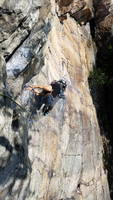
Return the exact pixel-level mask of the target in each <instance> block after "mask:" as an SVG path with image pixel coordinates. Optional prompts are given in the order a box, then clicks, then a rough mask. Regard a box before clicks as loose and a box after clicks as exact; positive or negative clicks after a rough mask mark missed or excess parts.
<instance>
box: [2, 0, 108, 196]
mask: <svg viewBox="0 0 113 200" xmlns="http://www.w3.org/2000/svg"><path fill="white" fill-rule="evenodd" d="M58 2H59V5H60V4H61V1H56V2H55V1H51V2H49V1H47V0H44V1H35V0H34V1H28V0H26V1H22V0H19V1H18V3H17V1H16V0H14V1H12V0H11V1H0V6H2V8H3V9H1V12H2V13H1V16H2V18H3V21H2V20H1V23H3V24H2V26H3V33H2V34H1V36H0V40H1V43H0V47H1V49H2V57H1V59H2V61H1V63H2V68H1V69H3V68H4V70H5V72H3V70H1V69H0V77H2V75H4V77H5V78H4V80H2V79H1V84H2V89H1V93H3V92H4V94H5V95H6V96H5V97H1V101H2V104H1V107H0V150H1V153H0V167H1V168H0V199H1V200H3V199H4V200H13V199H14V200H24V199H26V200H53V199H54V200H81V199H83V200H103V199H105V200H110V196H109V188H108V183H107V175H106V172H105V171H104V168H103V162H102V142H101V137H100V130H99V126H98V121H97V117H96V112H95V108H94V105H93V102H92V99H91V96H90V91H89V86H88V81H87V79H88V76H89V72H90V70H92V68H93V65H94V63H95V57H94V49H93V42H92V37H91V33H90V27H89V23H87V21H86V25H84V26H80V25H79V24H78V23H77V22H76V20H74V19H73V18H71V17H70V16H69V15H67V19H66V20H64V22H63V24H61V23H60V21H59V18H58V16H57V14H58V13H56V11H57V9H58ZM62 2H64V1H62ZM65 2H66V1H65ZM65 2H64V3H65ZM73 2H76V4H75V10H76V9H78V7H77V5H78V6H80V8H82V7H84V6H82V7H81V2H82V1H73ZM67 3H68V2H67ZM70 4H71V1H69V5H70ZM69 5H68V4H66V5H65V6H69ZM84 5H85V4H84ZM86 5H87V7H88V6H89V9H90V10H91V11H92V7H91V2H90V1H86ZM60 6H61V5H60ZM87 7H86V8H87ZM6 9H7V10H6ZM18 10H20V11H18ZM9 11H10V12H11V13H10V15H9V14H8V13H7V12H9ZM4 12H5V13H4ZM67 12H68V11H67ZM20 13H21V14H20ZM14 18H15V20H14ZM6 19H7V20H6ZM12 20H13V23H12ZM19 20H20V21H21V23H20V21H19ZM7 24H8V26H7ZM10 29H11V30H10ZM9 30H10V31H9ZM4 46H5V48H4ZM4 58H5V59H6V60H5V62H6V63H5V62H4ZM60 78H65V79H66V80H67V83H68V87H67V90H66V100H61V99H60V100H59V101H58V102H57V103H56V105H55V106H54V108H53V110H52V111H51V112H50V113H49V114H48V115H47V116H43V115H42V113H41V112H40V111H38V110H37V107H36V102H34V100H35V99H34V96H33V94H32V92H30V91H27V90H25V88H24V86H25V85H26V84H27V85H30V84H32V85H33V84H34V85H36V84H49V83H51V81H53V80H58V79H60ZM9 95H10V96H9ZM7 96H8V97H7ZM10 97H11V98H13V99H14V98H15V100H16V102H18V104H17V103H15V102H14V101H12V100H11V98H10ZM37 103H38V102H37ZM19 105H21V106H22V107H20V106H19ZM22 108H24V109H25V110H23V109H22ZM3 155H4V156H3Z"/></svg>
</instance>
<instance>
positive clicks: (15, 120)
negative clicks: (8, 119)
mask: <svg viewBox="0 0 113 200" xmlns="http://www.w3.org/2000/svg"><path fill="white" fill-rule="evenodd" d="M11 127H12V129H13V130H14V131H18V129H19V115H18V113H17V112H16V110H14V111H13V118H12V124H11Z"/></svg>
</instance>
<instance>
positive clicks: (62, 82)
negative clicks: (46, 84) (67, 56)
mask: <svg viewBox="0 0 113 200" xmlns="http://www.w3.org/2000/svg"><path fill="white" fill-rule="evenodd" d="M58 82H59V83H61V84H62V86H63V89H65V88H66V86H67V83H66V81H65V80H64V79H60V80H59V81H58Z"/></svg>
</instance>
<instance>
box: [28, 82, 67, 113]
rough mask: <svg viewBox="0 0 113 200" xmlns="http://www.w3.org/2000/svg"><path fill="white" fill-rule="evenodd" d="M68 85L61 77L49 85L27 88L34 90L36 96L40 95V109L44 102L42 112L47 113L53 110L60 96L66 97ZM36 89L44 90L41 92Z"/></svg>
mask: <svg viewBox="0 0 113 200" xmlns="http://www.w3.org/2000/svg"><path fill="white" fill-rule="evenodd" d="M66 87H67V83H66V81H65V80H63V79H60V80H59V81H53V82H52V83H51V84H50V85H49V86H29V87H28V88H27V89H28V90H30V91H33V93H34V94H35V95H36V96H38V97H40V100H39V104H40V106H39V108H38V109H40V108H41V106H42V105H43V104H44V106H43V108H42V112H43V114H44V115H46V114H48V112H49V111H50V110H52V108H53V106H54V104H55V103H56V102H57V101H58V99H59V98H62V99H65V95H64V91H65V89H66ZM36 89H42V92H39V91H37V90H36Z"/></svg>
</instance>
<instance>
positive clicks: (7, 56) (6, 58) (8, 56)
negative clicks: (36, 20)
mask: <svg viewBox="0 0 113 200" xmlns="http://www.w3.org/2000/svg"><path fill="white" fill-rule="evenodd" d="M30 33H31V31H28V35H27V36H26V37H25V38H24V39H23V40H22V41H21V42H20V44H19V45H18V46H17V47H16V48H15V49H14V50H13V52H12V53H11V54H10V55H6V56H4V57H5V61H6V63H7V62H8V61H9V60H10V59H11V57H12V56H13V55H14V53H15V52H16V51H17V49H19V47H20V46H21V45H22V44H23V43H24V42H25V40H27V38H28V37H29V35H30Z"/></svg>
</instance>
